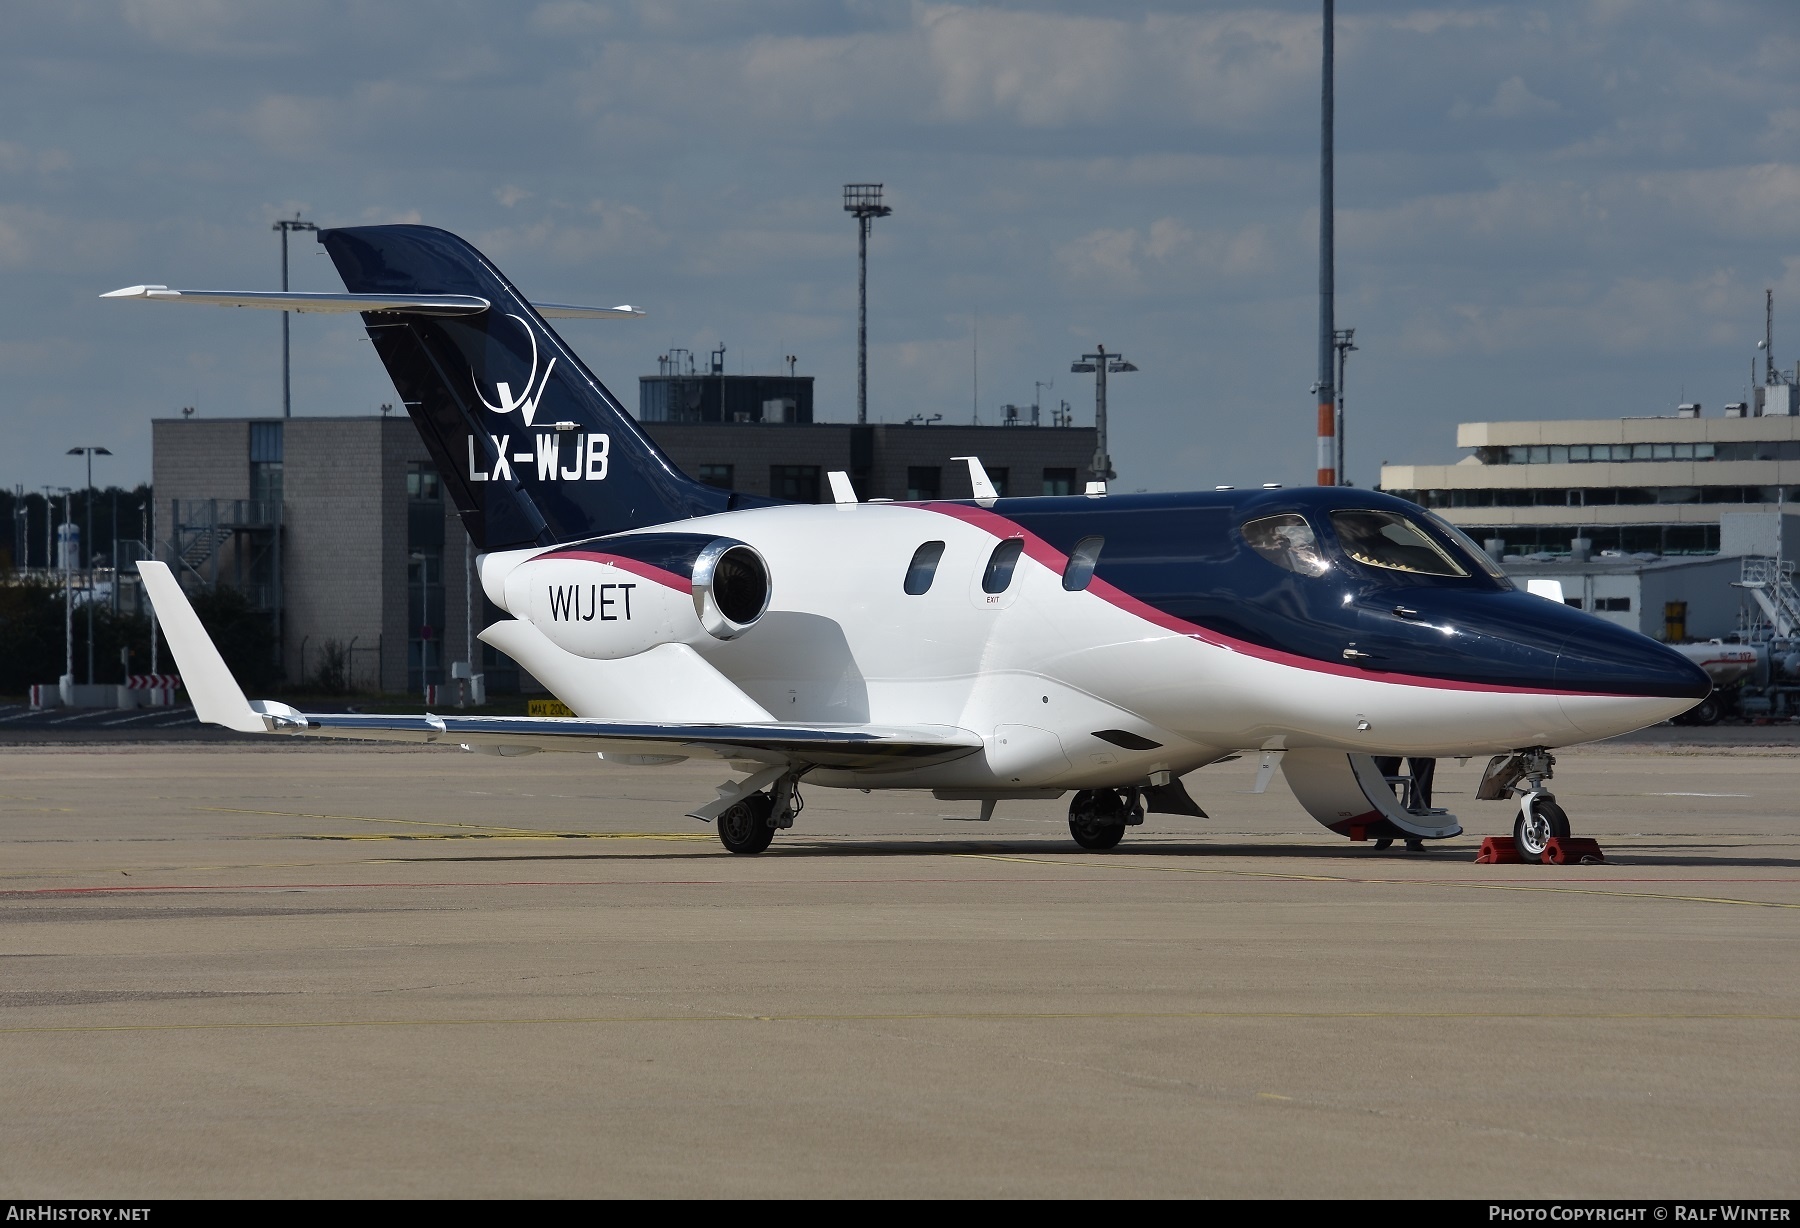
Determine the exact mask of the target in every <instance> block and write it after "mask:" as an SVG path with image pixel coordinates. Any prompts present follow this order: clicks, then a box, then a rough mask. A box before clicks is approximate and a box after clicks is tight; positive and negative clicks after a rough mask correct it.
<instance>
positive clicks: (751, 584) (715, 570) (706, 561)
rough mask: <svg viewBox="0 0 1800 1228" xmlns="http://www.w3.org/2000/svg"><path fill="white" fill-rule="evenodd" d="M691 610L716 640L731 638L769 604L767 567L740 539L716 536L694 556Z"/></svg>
mask: <svg viewBox="0 0 1800 1228" xmlns="http://www.w3.org/2000/svg"><path fill="white" fill-rule="evenodd" d="M692 582H693V586H694V613H695V614H696V615H698V616H699V618H700V625H701V627H703V628H705V630H706V633H707V634H708V635H710V636H712V637H713V638H714V639H718V640H735V639H736V638H737V637H738V636H740V635H742V634H744V632H746V631H748V630H749V629H750V628H751V627H753V626H755V625H756V621H757V620H758V619H759V618H761V617H762V616H763V611H765V610H767V609H768V608H769V592H770V590H769V568H768V566H767V565H766V564H765V563H764V562H763V557H762V555H760V554H758V553H757V552H756V551H755V550H753V549H752V548H751V547H749V546H746V545H745V544H744V543H743V542H734V541H731V540H729V539H728V538H720V539H719V540H718V541H715V542H712V543H710V544H709V545H707V546H706V547H705V548H704V549H702V550H701V551H700V553H699V554H698V555H696V556H695V558H694V571H693V577H692Z"/></svg>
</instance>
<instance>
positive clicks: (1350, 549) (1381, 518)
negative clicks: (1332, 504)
mask: <svg viewBox="0 0 1800 1228" xmlns="http://www.w3.org/2000/svg"><path fill="white" fill-rule="evenodd" d="M1331 527H1332V528H1333V529H1335V530H1336V531H1337V536H1338V542H1339V544H1341V545H1342V546H1343V547H1344V553H1346V554H1348V555H1349V556H1350V557H1351V558H1353V559H1355V560H1356V561H1357V562H1359V563H1362V564H1365V565H1367V566H1369V567H1381V568H1384V569H1386V570H1388V571H1404V572H1410V573H1412V574H1413V575H1423V576H1466V575H1468V574H1469V573H1468V571H1467V570H1465V569H1464V568H1463V566H1462V565H1461V564H1460V563H1458V562H1457V561H1456V560H1455V559H1453V558H1451V557H1450V554H1449V552H1448V551H1446V550H1445V549H1444V548H1443V547H1442V546H1440V545H1438V544H1437V543H1436V542H1434V541H1432V540H1431V539H1430V538H1429V537H1427V536H1426V535H1425V534H1424V532H1423V531H1422V530H1420V528H1419V526H1418V525H1416V524H1414V523H1413V522H1412V521H1410V520H1408V519H1407V518H1406V517H1404V516H1401V515H1399V514H1398V513H1395V512H1376V511H1365V512H1333V513H1331Z"/></svg>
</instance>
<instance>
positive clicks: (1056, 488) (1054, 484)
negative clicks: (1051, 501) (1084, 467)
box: [1044, 469, 1075, 495]
mask: <svg viewBox="0 0 1800 1228" xmlns="http://www.w3.org/2000/svg"><path fill="white" fill-rule="evenodd" d="M1044 493H1045V494H1047V495H1072V494H1074V493H1075V471H1074V470H1073V469H1046V470H1044Z"/></svg>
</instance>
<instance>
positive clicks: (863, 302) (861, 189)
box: [844, 183, 893, 425]
mask: <svg viewBox="0 0 1800 1228" xmlns="http://www.w3.org/2000/svg"><path fill="white" fill-rule="evenodd" d="M881 186H882V185H881V184H879V183H846V184H845V185H844V212H845V213H848V214H849V215H850V216H851V217H853V218H855V219H856V421H857V423H858V424H859V425H861V424H863V423H866V422H868V420H869V223H870V221H872V220H873V219H875V218H878V217H886V216H887V215H888V214H890V213H892V212H893V210H892V209H890V208H889V207H888V206H886V205H884V204H882V203H881Z"/></svg>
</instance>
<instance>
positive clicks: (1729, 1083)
mask: <svg viewBox="0 0 1800 1228" xmlns="http://www.w3.org/2000/svg"><path fill="white" fill-rule="evenodd" d="M3 728H4V726H0V729H3ZM1558 758H1559V768H1558V773H1557V777H1556V781H1555V789H1556V792H1557V795H1558V797H1559V799H1560V800H1561V801H1562V803H1563V805H1564V806H1565V808H1566V809H1567V810H1568V811H1569V813H1570V815H1571V818H1572V820H1573V822H1574V824H1575V831H1576V834H1578V835H1590V836H1594V837H1596V838H1597V839H1598V840H1599V841H1600V843H1601V844H1602V846H1603V847H1604V848H1605V850H1606V854H1607V864H1605V865H1597V866H1567V867H1549V866H1523V865H1510V866H1488V865H1476V864H1474V863H1473V857H1474V852H1475V847H1476V845H1477V844H1478V843H1479V840H1480V837H1481V836H1483V835H1498V834H1502V833H1509V832H1510V825H1511V811H1510V810H1509V808H1508V807H1507V805H1506V804H1504V803H1487V802H1476V801H1474V800H1473V789H1474V783H1475V779H1476V774H1477V772H1478V770H1479V768H1480V767H1481V764H1480V762H1479V761H1475V762H1471V763H1468V764H1466V765H1461V766H1459V765H1456V764H1454V763H1452V762H1449V761H1446V762H1445V763H1443V764H1441V765H1440V767H1439V772H1438V790H1437V794H1438V797H1437V800H1438V802H1439V804H1441V805H1447V806H1449V807H1450V808H1451V809H1452V810H1454V811H1456V812H1457V813H1458V814H1459V815H1460V816H1461V818H1462V821H1463V823H1464V825H1465V827H1467V828H1468V834H1467V835H1466V836H1464V837H1461V838H1459V839H1456V840H1453V841H1448V842H1445V843H1443V844H1440V845H1434V846H1433V847H1432V849H1431V850H1430V851H1428V852H1426V853H1424V854H1407V853H1405V852H1403V851H1400V850H1397V849H1396V850H1388V851H1385V852H1377V851H1376V850H1375V849H1374V848H1373V847H1372V846H1370V845H1353V844H1349V843H1347V842H1345V841H1342V840H1340V839H1338V838H1336V837H1334V836H1332V835H1330V834H1329V833H1327V832H1325V831H1324V830H1323V829H1321V828H1319V827H1317V826H1316V825H1315V824H1314V823H1313V822H1312V820H1310V819H1309V818H1307V817H1306V816H1305V815H1304V814H1303V813H1302V812H1301V811H1300V809H1299V808H1298V806H1297V805H1296V804H1295V803H1294V801H1293V799H1292V797H1291V796H1290V795H1289V794H1288V792H1287V790H1286V788H1285V786H1284V785H1283V784H1282V783H1281V782H1280V780H1279V778H1278V779H1277V781H1276V783H1274V784H1273V785H1272V786H1271V787H1270V789H1269V791H1268V792H1267V793H1265V794H1262V795H1255V794H1251V793H1249V792H1247V790H1249V789H1250V787H1251V785H1252V781H1253V777H1254V774H1255V761H1254V758H1253V757H1246V758H1244V759H1240V760H1238V761H1236V762H1233V763H1228V764H1221V765H1216V766H1214V767H1211V768H1206V769H1203V770H1202V771H1200V772H1197V773H1194V774H1193V775H1191V776H1190V777H1188V785H1189V788H1190V790H1191V791H1192V792H1193V793H1194V795H1195V797H1196V798H1197V799H1198V800H1199V801H1200V803H1201V805H1202V806H1204V807H1205V808H1206V809H1207V811H1208V812H1209V813H1210V814H1211V815H1212V816H1213V817H1212V818H1210V819H1206V820H1201V819H1190V818H1176V817H1171V816H1158V815H1153V816H1150V818H1149V820H1148V821H1147V822H1146V823H1145V825H1144V826H1143V827H1140V828H1135V829H1133V830H1132V832H1131V833H1130V834H1129V835H1128V836H1127V838H1126V840H1125V842H1124V844H1123V845H1121V846H1120V848H1119V849H1117V850H1115V851H1113V852H1111V853H1101V854H1095V853H1082V852H1079V851H1078V850H1077V849H1076V848H1075V846H1074V845H1073V843H1072V842H1071V841H1070V840H1069V838H1068V833H1067V826H1066V823H1065V821H1064V817H1063V816H1064V810H1063V807H1062V805H1061V804H1059V803H1002V805H1001V806H1000V808H999V812H998V814H997V815H996V816H995V818H994V819H993V820H992V821H991V822H989V823H985V824H983V823H978V822H973V821H970V820H973V819H974V818H975V814H976V809H977V808H976V806H975V804H974V803H958V802H936V801H933V800H932V799H931V798H930V797H929V796H927V795H922V794H913V793H896V794H881V793H874V794H862V793H856V792H849V793H845V792H838V791H833V790H826V789H810V790H807V791H806V798H807V802H808V805H807V808H806V810H805V812H804V813H803V814H802V815H801V816H800V818H799V822H798V825H797V826H796V827H795V828H794V829H793V830H791V831H788V832H784V833H782V834H781V835H780V836H778V838H777V839H776V842H775V845H774V847H773V849H771V850H770V851H769V852H768V853H766V854H764V855H762V856H760V857H749V858H745V857H733V856H731V855H730V854H728V853H726V852H725V851H724V850H723V849H722V848H721V847H720V845H719V844H718V841H717V840H716V838H715V837H714V836H713V835H712V832H711V829H710V828H708V827H704V826H702V825H701V824H698V823H696V822H694V821H693V820H690V819H686V818H683V817H681V813H682V811H683V810H684V809H686V808H687V807H688V806H690V805H692V804H693V803H695V802H696V801H700V800H703V799H706V798H710V797H711V796H712V785H713V784H715V783H717V782H718V781H720V780H722V779H724V778H725V777H726V775H727V772H726V770H725V769H724V768H723V767H722V765H706V764H700V765H696V764H692V763H687V764H680V765H676V766H673V767H665V768H613V767H603V766H601V765H599V764H597V763H595V761H594V760H592V759H590V758H587V757H585V756H575V755H539V756H534V757H528V758H517V759H497V758H488V757H482V756H475V755H467V754H461V753H458V752H455V751H446V750H436V749H388V750H371V749H365V748H359V747H349V746H341V745H323V744H313V745H308V744H296V743H293V742H288V741H285V740H281V741H277V740H274V739H269V740H268V741H266V742H255V743H249V744H244V743H218V742H196V741H192V740H179V741H164V742H160V743H131V742H111V743H94V742H87V743H70V744H44V745H13V746H10V747H8V748H7V749H5V750H3V751H0V1071H3V1072H4V1073H3V1075H0V1197H5V1198H9V1199H57V1198H81V1199H100V1198H106V1199H114V1198H117V1199H133V1198H179V1197H308V1196H321V1197H382V1196H393V1197H471V1196H474V1197H483V1196H485V1197H564V1196H690V1197H691V1196H844V1195H850V1196H855V1195H864V1196H868V1195H873V1196H894V1195H900V1196H907V1195H913V1196H917V1195H940V1196H942V1195H948V1196H975V1197H984V1196H1002V1197H1006V1196H1011V1197H1018V1196H1025V1197H1039V1198H1042V1197H1129V1196H1242V1197H1298V1196H1306V1197H1313V1196H1321V1197H1361V1196H1377V1197H1380V1196H1388V1197H1455V1198H1482V1199H1500V1198H1632V1199H1652V1198H1680V1197H1687V1198H1792V1197H1794V1196H1795V1194H1796V1192H1797V1189H1800V1165H1797V1164H1796V1163H1795V1156H1796V1154H1800V1057H1797V1049H1800V1045H1797V1041H1800V978H1797V977H1796V973H1797V972H1800V942H1797V941H1796V939H1797V938H1800V933H1797V930H1800V822H1797V821H1796V820H1797V819H1800V791H1797V790H1796V789H1795V782H1796V779H1797V778H1800V747H1796V746H1794V745H1792V743H1791V739H1790V740H1788V742H1787V744H1781V743H1780V742H1768V743H1766V744H1763V745H1749V746H1746V745H1732V744H1730V742H1729V741H1727V740H1725V736H1724V733H1723V731H1719V730H1703V731H1686V730H1676V731H1672V732H1671V733H1670V736H1669V737H1668V738H1667V739H1666V740H1657V738H1656V737H1652V738H1651V739H1649V740H1640V741H1638V742H1635V743H1625V744H1609V745H1606V746H1601V747H1596V748H1586V749H1572V750H1567V751H1563V752H1560V753H1559V756H1558Z"/></svg>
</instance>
